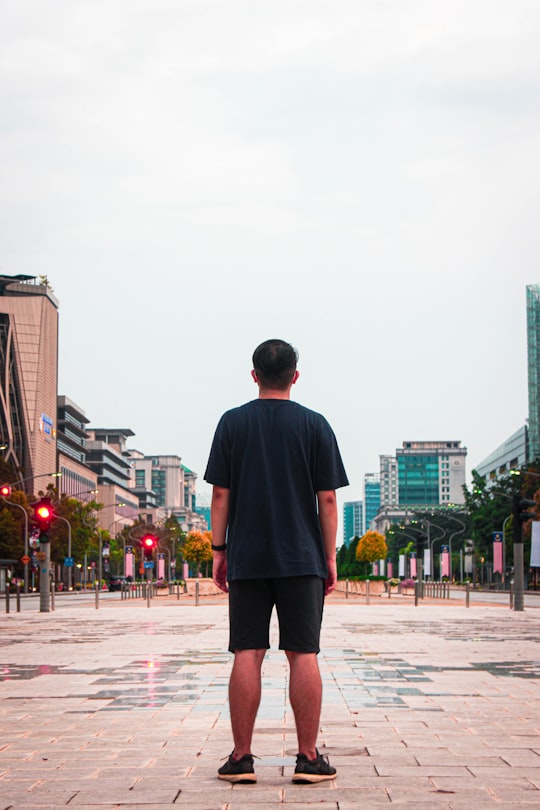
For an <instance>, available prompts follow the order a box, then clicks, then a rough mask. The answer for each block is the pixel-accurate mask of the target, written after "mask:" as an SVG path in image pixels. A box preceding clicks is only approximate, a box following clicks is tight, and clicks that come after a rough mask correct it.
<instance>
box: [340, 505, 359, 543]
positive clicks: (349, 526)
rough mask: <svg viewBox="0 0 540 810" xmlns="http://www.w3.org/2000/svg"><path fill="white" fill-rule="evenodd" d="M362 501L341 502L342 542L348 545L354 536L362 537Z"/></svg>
mask: <svg viewBox="0 0 540 810" xmlns="http://www.w3.org/2000/svg"><path fill="white" fill-rule="evenodd" d="M363 517H364V504H363V503H362V501H345V503H344V504H343V544H344V545H346V546H349V545H350V544H351V542H352V541H353V540H354V538H355V537H362V534H363V524H364V520H363Z"/></svg>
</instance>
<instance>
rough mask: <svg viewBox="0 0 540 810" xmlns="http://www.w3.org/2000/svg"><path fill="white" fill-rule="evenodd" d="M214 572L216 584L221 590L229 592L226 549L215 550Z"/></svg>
mask: <svg viewBox="0 0 540 810" xmlns="http://www.w3.org/2000/svg"><path fill="white" fill-rule="evenodd" d="M212 572H213V580H214V585H216V587H218V588H219V590H220V591H223V592H224V593H229V588H228V585H227V553H226V552H225V551H214V557H213V561H212Z"/></svg>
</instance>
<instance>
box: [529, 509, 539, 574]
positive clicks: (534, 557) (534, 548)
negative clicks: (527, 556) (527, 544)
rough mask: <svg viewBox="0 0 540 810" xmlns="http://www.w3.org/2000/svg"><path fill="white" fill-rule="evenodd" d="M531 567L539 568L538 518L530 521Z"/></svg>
mask: <svg viewBox="0 0 540 810" xmlns="http://www.w3.org/2000/svg"><path fill="white" fill-rule="evenodd" d="M531 568H540V520H533V522H532V540H531Z"/></svg>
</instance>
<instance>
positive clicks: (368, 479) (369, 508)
mask: <svg viewBox="0 0 540 810" xmlns="http://www.w3.org/2000/svg"><path fill="white" fill-rule="evenodd" d="M380 506H381V482H380V477H379V476H378V475H377V474H376V473H366V475H365V476H364V532H363V533H364V534H365V533H366V532H367V531H369V529H370V527H371V521H372V520H373V518H374V517H375V516H376V514H377V512H378V511H379V508H380Z"/></svg>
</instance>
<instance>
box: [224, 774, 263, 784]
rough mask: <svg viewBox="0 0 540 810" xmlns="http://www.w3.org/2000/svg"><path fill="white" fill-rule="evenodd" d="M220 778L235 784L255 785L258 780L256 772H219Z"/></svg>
mask: <svg viewBox="0 0 540 810" xmlns="http://www.w3.org/2000/svg"><path fill="white" fill-rule="evenodd" d="M218 779H225V781H226V782H232V783H233V784H235V785H253V784H255V782H256V781H257V777H256V776H255V774H254V773H218Z"/></svg>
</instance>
